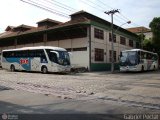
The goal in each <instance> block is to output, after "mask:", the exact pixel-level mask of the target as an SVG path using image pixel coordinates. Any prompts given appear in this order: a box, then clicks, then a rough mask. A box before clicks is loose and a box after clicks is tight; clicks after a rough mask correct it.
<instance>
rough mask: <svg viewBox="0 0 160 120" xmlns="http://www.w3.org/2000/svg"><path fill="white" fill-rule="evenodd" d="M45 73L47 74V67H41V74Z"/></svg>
mask: <svg viewBox="0 0 160 120" xmlns="http://www.w3.org/2000/svg"><path fill="white" fill-rule="evenodd" d="M47 72H48V69H47V67H46V66H43V67H42V73H43V74H46V73H47Z"/></svg>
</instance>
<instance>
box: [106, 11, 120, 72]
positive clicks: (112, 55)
mask: <svg viewBox="0 0 160 120" xmlns="http://www.w3.org/2000/svg"><path fill="white" fill-rule="evenodd" d="M117 12H118V13H119V10H118V9H116V10H111V11H106V12H104V13H106V14H108V15H110V14H111V21H112V24H111V31H112V50H111V59H112V63H111V73H113V72H114V45H113V42H114V36H113V35H114V34H113V15H114V14H115V13H117Z"/></svg>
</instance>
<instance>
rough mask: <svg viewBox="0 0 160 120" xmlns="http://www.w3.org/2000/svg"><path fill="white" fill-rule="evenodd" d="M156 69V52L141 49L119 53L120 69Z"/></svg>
mask: <svg viewBox="0 0 160 120" xmlns="http://www.w3.org/2000/svg"><path fill="white" fill-rule="evenodd" d="M156 69H158V54H157V53H153V52H149V51H145V50H142V49H131V50H124V51H122V52H121V53H120V71H146V70H156Z"/></svg>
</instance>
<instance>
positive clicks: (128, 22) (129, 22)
mask: <svg viewBox="0 0 160 120" xmlns="http://www.w3.org/2000/svg"><path fill="white" fill-rule="evenodd" d="M125 24H131V21H127V22H125V23H123V24H122V25H120V26H118V28H117V29H116V30H115V32H117V31H118V30H119V28H120V27H121V26H123V25H125Z"/></svg>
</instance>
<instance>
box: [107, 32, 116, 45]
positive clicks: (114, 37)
mask: <svg viewBox="0 0 160 120" xmlns="http://www.w3.org/2000/svg"><path fill="white" fill-rule="evenodd" d="M109 41H110V42H111V41H112V34H111V33H109ZM113 42H115V43H116V35H115V34H113Z"/></svg>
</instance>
